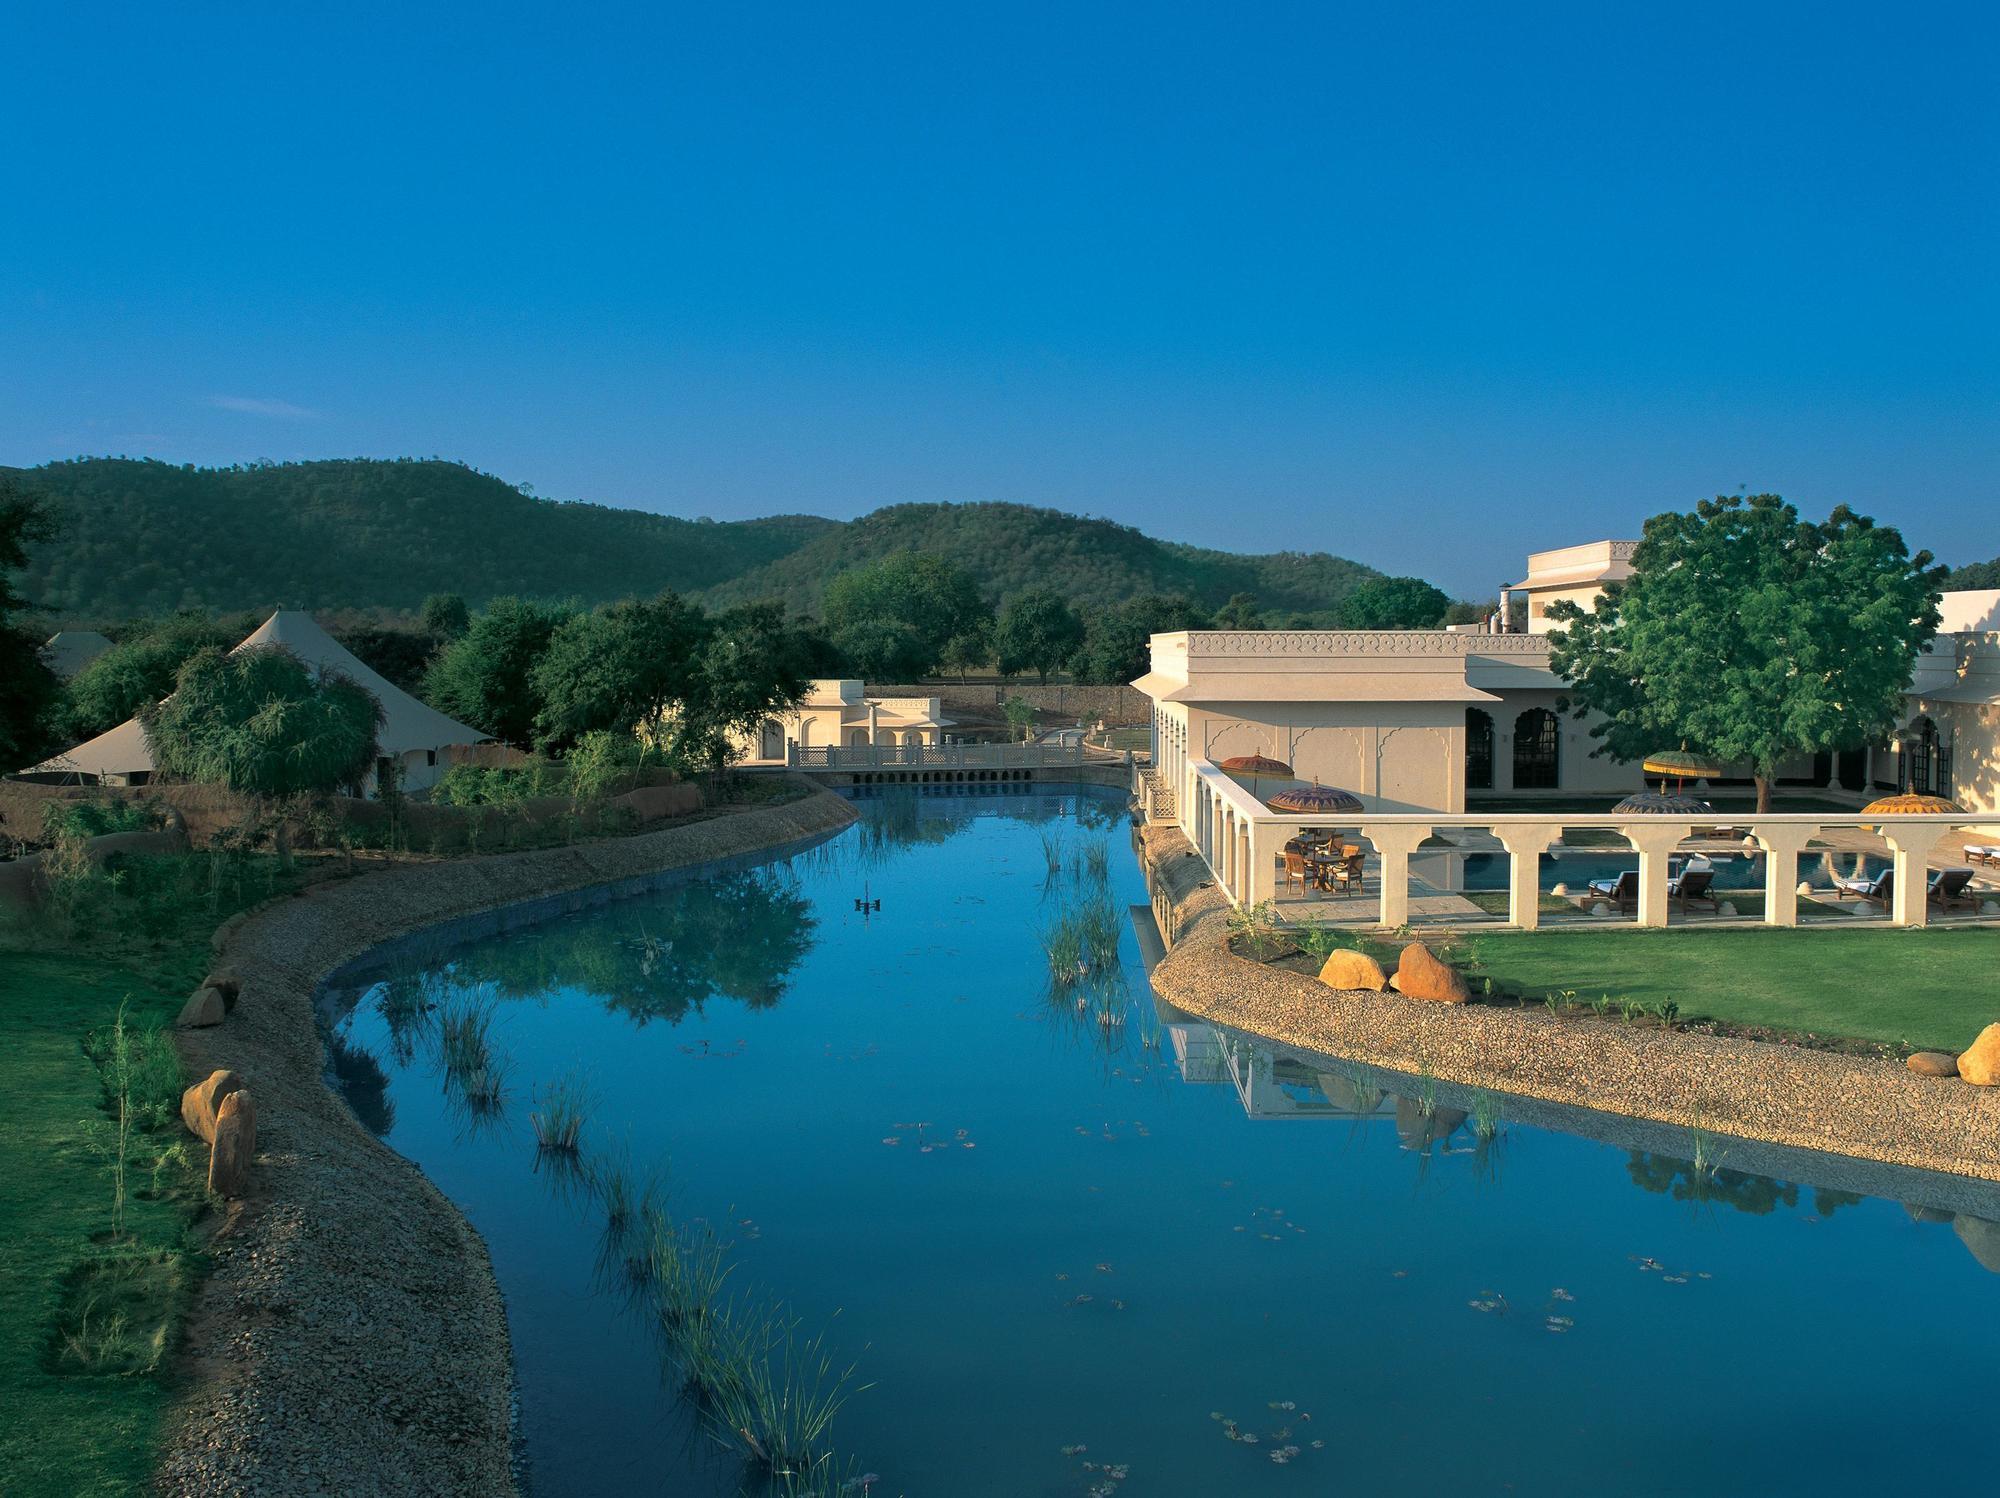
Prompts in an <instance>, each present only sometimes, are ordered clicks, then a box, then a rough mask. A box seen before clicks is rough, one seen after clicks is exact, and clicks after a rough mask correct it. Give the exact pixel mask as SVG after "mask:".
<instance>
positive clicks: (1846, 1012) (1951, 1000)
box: [1455, 927, 2000, 1051]
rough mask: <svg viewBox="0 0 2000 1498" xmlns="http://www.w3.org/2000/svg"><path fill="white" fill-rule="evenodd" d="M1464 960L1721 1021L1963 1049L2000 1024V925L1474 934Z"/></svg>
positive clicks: (1500, 974) (1489, 972)
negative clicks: (1665, 1003) (1667, 1004)
mask: <svg viewBox="0 0 2000 1498" xmlns="http://www.w3.org/2000/svg"><path fill="white" fill-rule="evenodd" d="M1455 955H1457V956H1458V957H1459V960H1461V961H1463V960H1465V959H1468V958H1469V959H1470V960H1471V961H1473V962H1476V963H1477V964H1478V967H1477V971H1479V972H1481V973H1483V974H1484V975H1486V976H1488V977H1491V978H1493V979H1495V980H1496V981H1498V982H1502V983H1507V984H1512V985H1518V986H1519V987H1520V988H1521V989H1522V990H1524V991H1525V992H1527V993H1530V994H1536V993H1544V992H1548V991H1551V990H1559V989H1574V990H1576V992H1577V994H1578V995H1579V996H1580V997H1582V998H1585V999H1590V998H1595V997H1596V996H1597V995H1599V994H1602V993H1608V994H1610V995H1611V996H1612V997H1613V998H1614V999H1618V998H1626V997H1631V998H1635V999H1642V1000H1646V999H1651V1000H1659V999H1672V1000H1674V1001H1675V1002H1676V1003H1678V1004H1679V1005H1680V1014H1681V1018H1682V1019H1684V1020H1687V1019H1716V1020H1722V1021H1724V1022H1727V1023H1730V1024H1738V1025H1768V1026H1771V1027H1773V1028H1777V1029H1785V1030H1808V1031H1813V1032H1815V1033H1817V1034H1822V1035H1841V1036H1850V1037H1853V1038H1855V1039H1859V1040H1875V1041H1882V1042H1885V1043H1889V1044H1897V1043H1905V1042H1906V1043H1908V1044H1910V1045H1913V1046H1918V1047H1922V1048H1934V1049H1937V1050H1949V1051H1961V1050H1963V1049H1965V1047H1966V1046H1968V1045H1970V1044H1971V1043H1972V1040H1973V1037H1974V1036H1976V1035H1978V1033H1979V1032H1980V1030H1981V1029H1983V1028H1984V1027H1985V1026H1987V1025H1990V1024H1992V1023H1993V1022H1994V1021H1996V1020H2000V982H1996V979H1997V978H2000V930H1995V929H1992V928H1990V927H1986V928H1960V929H1956V930H1952V929H1942V928H1930V929H1926V930H1920V931H1900V930H1886V929H1881V928H1877V929H1875V930H1868V931H1830V930H1824V929H1822V930H1813V931H1798V930H1790V931H1787V930H1772V929H1737V930H1710V931H1688V930H1666V931H1490V932H1469V933H1467V934H1466V935H1465V936H1464V937H1463V938H1462V939H1461V940H1460V941H1459V942H1458V943H1457V949H1456V954H1455Z"/></svg>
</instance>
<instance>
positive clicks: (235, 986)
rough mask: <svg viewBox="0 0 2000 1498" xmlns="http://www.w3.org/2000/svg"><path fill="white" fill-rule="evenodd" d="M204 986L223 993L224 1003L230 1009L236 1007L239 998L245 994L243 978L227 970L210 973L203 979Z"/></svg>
mask: <svg viewBox="0 0 2000 1498" xmlns="http://www.w3.org/2000/svg"><path fill="white" fill-rule="evenodd" d="M202 987H204V988H212V989H214V990H215V991H216V992H217V993H219V994H221V995H222V1002H223V1005H224V1006H225V1007H226V1008H230V1009H234V1008H235V1007H236V1001H237V999H239V998H240V997H242V994H243V980H242V979H241V978H239V977H237V976H236V974H234V973H232V972H227V971H219V972H213V973H210V974H209V975H208V976H207V977H206V978H204V979H202Z"/></svg>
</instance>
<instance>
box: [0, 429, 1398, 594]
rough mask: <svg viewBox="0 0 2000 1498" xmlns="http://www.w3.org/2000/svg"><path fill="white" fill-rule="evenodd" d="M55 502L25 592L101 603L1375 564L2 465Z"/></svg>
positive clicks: (1025, 580)
mask: <svg viewBox="0 0 2000 1498" xmlns="http://www.w3.org/2000/svg"><path fill="white" fill-rule="evenodd" d="M9 472H11V473H12V475H13V476H14V477H15V478H16V479H17V480H18V481H19V482H20V483H21V484H22V485H23V486H24V487H27V488H31V489H34V490H38V491H39V492H41V493H43V494H44V495H46V496H47V497H48V498H49V499H50V500H51V501H52V502H53V505H54V508H55V510H56V512H57V514H58V517H59V519H60V521H61V523H62V531H61V534H60V535H59V536H57V537H56V539H54V540H53V541H49V542H46V543H44V544H42V545H39V546H37V547H36V548H35V549H34V551H33V552H32V554H31V556H30V559H29V566H28V569H27V571H26V573H25V575H24V576H23V578H22V591H23V592H24V593H25V594H26V596H27V597H28V598H29V599H31V600H32V601H33V603H34V605H35V606H36V607H37V608H38V609H39V610H40V611H42V612H43V613H46V614H48V615H51V616H55V617H59V618H61V619H64V620H66V621H90V622H95V621H108V620H115V619H120V618H126V617H130V616H132V615H135V614H143V613H159V612H163V611H165V610H169V609H176V608H185V607H203V608H208V609H213V610H218V611H223V610H238V609H262V608H268V607H272V606H276V605H284V606H286V607H291V608H305V609H320V610H332V609H343V608H353V609H371V608H389V609H409V608H414V607H415V606H416V605H417V604H419V603H420V602H422V600H423V598H424V596H425V595H426V594H428V593H442V592H450V593H461V594H463V595H464V596H465V597H466V599H467V600H468V601H469V602H471V603H472V604H473V605H474V606H477V605H479V604H481V603H483V602H484V601H485V600H487V599H488V598H491V597H494V596H495V595H497V594H502V593H520V594H525V595H528V596H532V597H541V598H577V599H581V600H583V601H584V602H586V603H594V602H599V601H602V600H606V599H611V598H621V597H627V596H631V595H637V594H649V593H654V592H657V591H659V590H660V589H661V588H674V589H677V590H679V591H682V592H689V593H702V594H704V595H705V596H706V597H707V598H708V599H709V600H710V601H711V602H715V603H731V602H738V601H742V600H746V599H756V598H773V597H774V598H779V599H782V600H784V601H785V602H787V603H789V604H792V605H793V606H795V607H797V608H800V609H803V610H809V611H810V610H817V608H818V606H819V596H820V591H821V589H822V588H823V587H824V586H825V584H826V581H827V579H828V578H830V577H833V576H834V575H835V574H837V573H839V572H841V571H843V570H845V569H846V568H849V567H853V566H855V565H857V564H859V563H862V562H868V561H873V560H875V559H877V558H879V557H882V556H886V555H887V554H889V553H890V552H893V551H897V550H900V549H903V548H909V549H913V550H918V551H926V552H930V553H932V554H934V555H937V556H942V557H946V558H949V559H950V560H952V561H954V562H957V563H959V564H960V565H962V566H964V567H965V568H966V569H968V570H969V571H970V572H971V573H972V574H973V576H974V577H976V578H977V579H978V580H979V582H980V585H981V586H982V588H983V589H984V590H985V591H986V593H987V594H988V595H989V596H990V597H991V598H993V599H994V600H995V601H996V602H998V601H1001V600H1004V599H1005V598H1007V597H1008V596H1010V595H1012V594H1014V593H1016V592H1018V591H1020V590H1021V589H1022V588H1025V587H1027V586H1029V585H1030V584H1035V583H1039V584H1044V585H1047V586H1050V587H1053V588H1056V589H1057V590H1058V591H1060V592H1061V593H1062V594H1063V595H1064V596H1065V597H1067V598H1069V599H1070V600H1071V601H1073V602H1076V603H1080V604H1097V603H1109V602H1114V601H1117V600H1120V599H1124V598H1130V597H1133V596H1135V595H1139V594H1144V593H1184V594H1187V595H1189V596H1190V597H1192V598H1195V599H1196V600H1198V601H1200V602H1202V603H1204V604H1207V605H1209V606H1211V607H1212V606H1216V605H1220V604H1222V603H1224V602H1226V601H1227V600H1228V599H1229V598H1230V596H1231V595H1233V594H1237V593H1251V594H1254V595H1255V596H1256V598H1257V602H1258V604H1259V606H1260V607H1261V608H1262V609H1263V610H1265V611H1266V612H1267V613H1270V612H1314V611H1319V610H1324V609H1327V608H1330V607H1331V606H1333V605H1334V604H1336V603H1337V602H1339V601H1340V599H1342V598H1343V597H1345V596H1346V594H1347V593H1348V592H1349V591H1350V590H1351V589H1352V588H1353V587H1354V585H1355V584H1356V583H1358V582H1360V581H1362V580H1363V579H1365V578H1368V577H1372V576H1374V575H1375V574H1374V572H1373V571H1372V570H1371V569H1369V568H1366V567H1363V566H1361V565H1360V564H1359V563H1355V562H1349V561H1345V560H1343V559H1342V558H1339V557H1334V556H1328V555H1326V554H1325V553H1322V552H1312V553H1300V552H1282V553H1278V554H1276V555H1271V556H1237V555H1233V554H1231V553H1228V552H1220V551H1206V550H1202V549H1199V548H1196V547H1192V546H1181V545H1177V544H1174V543H1172V542H1165V541H1157V540H1154V539H1152V538H1151V537H1148V536H1146V535H1143V534H1141V533H1140V532H1139V531H1137V530H1134V529H1132V528H1131V527H1130V526H1123V525H1116V524H1113V523H1112V522H1110V521H1107V520H1093V519H1085V518H1083V517H1080V516H1076V515H1067V514H1064V513H1062V512H1061V511H1058V510H1044V509H1034V508H1030V507H1028V506H1025V505H1011V504H966V505H947V504H907V505H895V506H892V507H890V508H888V509H884V510H877V511H876V512H875V513H873V514H871V515H865V516H863V517H862V518H861V519H859V520H853V521H846V522H842V521H835V520H823V519H819V518H817V517H814V516H810V515H785V516H777V517H773V518H769V519H763V520H747V521H727V522H719V521H709V520H685V519H681V518H678V517H676V516H671V515H656V514H651V513H648V512H646V511H642V510H624V509H614V508H611V507H608V506H605V505H594V504H571V503H558V502H556V501H553V500H547V499H538V498H535V497H534V496H532V495H529V494H524V493H522V492H521V491H520V490H518V489H516V488H514V487H513V486H511V485H509V484H507V483H505V482H503V481H502V480H500V479H497V478H494V477H493V476H492V475H490V474H484V473H479V472H476V471H474V470H473V469H470V468H467V467H465V466H464V465H463V464H459V463H446V462H441V461H438V460H435V459H433V460H428V461H423V460H415V459H397V460H392V461H382V460H375V459H328V460H324V461H319V462H310V463H286V464H265V465H259V466H255V467H248V468H219V469H212V468H192V467H185V468H184V467H176V466H175V465H173V464H170V463H160V462H154V461H151V460H132V459H124V458H84V459H78V460H76V461H73V462H62V463H50V464H46V465H44V466H43V467H40V468H32V469H21V470H9Z"/></svg>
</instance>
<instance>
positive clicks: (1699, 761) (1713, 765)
mask: <svg viewBox="0 0 2000 1498" xmlns="http://www.w3.org/2000/svg"><path fill="white" fill-rule="evenodd" d="M1639 768H1640V769H1641V770H1643V771H1645V772H1646V774H1648V775H1669V776H1672V777H1673V778H1674V779H1676V780H1705V779H1707V778H1709V777H1710V776H1713V775H1720V774H1721V773H1722V762H1721V761H1720V760H1715V759H1710V758H1709V757H1708V756H1707V755H1706V754H1697V753H1695V752H1694V750H1692V749H1690V748H1688V747H1687V745H1685V744H1683V745H1681V747H1680V748H1678V749H1667V750H1664V751H1662V752H1661V753H1659V754H1649V755H1647V756H1646V757H1645V759H1644V760H1643V761H1641V762H1640V765H1639Z"/></svg>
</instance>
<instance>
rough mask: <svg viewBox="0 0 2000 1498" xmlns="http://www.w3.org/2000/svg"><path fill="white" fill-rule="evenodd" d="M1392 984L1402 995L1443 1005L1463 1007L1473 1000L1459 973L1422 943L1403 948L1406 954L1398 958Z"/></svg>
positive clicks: (1412, 943) (1414, 943)
mask: <svg viewBox="0 0 2000 1498" xmlns="http://www.w3.org/2000/svg"><path fill="white" fill-rule="evenodd" d="M1390 983H1391V985H1392V986H1393V987H1394V988H1395V990H1396V991H1397V992H1398V993H1400V994H1405V995H1407V996H1408V997H1410V998H1413V999H1431V1000H1433V1001H1435V1002H1437V1003H1440V1004H1463V1003H1464V1002H1466V1000H1468V999H1470V998H1471V997H1472V991H1471V990H1470V989H1469V988H1467V987H1466V986H1465V979H1464V978H1462V977H1460V976H1459V974H1458V970H1457V969H1456V968H1454V967H1452V966H1451V964H1450V963H1448V962H1442V961H1440V960H1439V959H1438V958H1437V957H1436V956H1435V955H1433V954H1432V952H1431V949H1430V948H1429V947H1427V946H1425V945H1424V944H1423V943H1422V942H1420V941H1413V942H1411V943H1410V944H1409V945H1408V946H1407V947H1405V948H1403V955H1402V956H1400V957H1398V958H1397V959H1396V976H1395V977H1394V978H1392V979H1391V980H1390Z"/></svg>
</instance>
